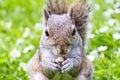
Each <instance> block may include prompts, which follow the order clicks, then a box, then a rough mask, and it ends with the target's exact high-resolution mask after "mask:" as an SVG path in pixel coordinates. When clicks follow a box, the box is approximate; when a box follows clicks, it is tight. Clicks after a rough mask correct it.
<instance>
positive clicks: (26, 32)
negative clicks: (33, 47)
mask: <svg viewBox="0 0 120 80" xmlns="http://www.w3.org/2000/svg"><path fill="white" fill-rule="evenodd" d="M29 34H30V29H29V28H25V31H24V33H23V37H24V38H26V37H27V36H28V35H29Z"/></svg>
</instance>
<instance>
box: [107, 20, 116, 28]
mask: <svg viewBox="0 0 120 80" xmlns="http://www.w3.org/2000/svg"><path fill="white" fill-rule="evenodd" d="M115 22H116V20H115V19H109V20H108V22H107V24H108V25H110V26H113V25H114V23H115Z"/></svg>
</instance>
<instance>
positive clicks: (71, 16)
mask: <svg viewBox="0 0 120 80" xmlns="http://www.w3.org/2000/svg"><path fill="white" fill-rule="evenodd" d="M68 15H69V16H70V18H71V20H72V22H73V23H74V12H73V8H70V11H69V13H68Z"/></svg>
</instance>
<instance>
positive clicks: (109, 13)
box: [104, 8, 114, 17]
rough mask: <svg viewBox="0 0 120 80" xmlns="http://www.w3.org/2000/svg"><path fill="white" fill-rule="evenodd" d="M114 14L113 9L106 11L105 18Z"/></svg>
mask: <svg viewBox="0 0 120 80" xmlns="http://www.w3.org/2000/svg"><path fill="white" fill-rule="evenodd" d="M113 13H114V10H113V9H111V8H109V9H108V10H106V11H105V12H104V16H105V17H110V15H111V14H113Z"/></svg>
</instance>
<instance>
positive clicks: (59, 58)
mask: <svg viewBox="0 0 120 80" xmlns="http://www.w3.org/2000/svg"><path fill="white" fill-rule="evenodd" d="M56 61H58V62H63V61H64V57H58V58H57V59H56Z"/></svg>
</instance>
